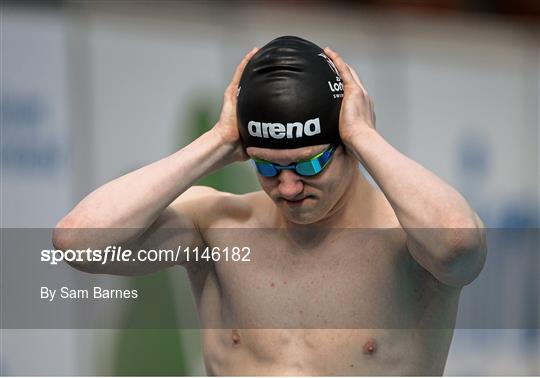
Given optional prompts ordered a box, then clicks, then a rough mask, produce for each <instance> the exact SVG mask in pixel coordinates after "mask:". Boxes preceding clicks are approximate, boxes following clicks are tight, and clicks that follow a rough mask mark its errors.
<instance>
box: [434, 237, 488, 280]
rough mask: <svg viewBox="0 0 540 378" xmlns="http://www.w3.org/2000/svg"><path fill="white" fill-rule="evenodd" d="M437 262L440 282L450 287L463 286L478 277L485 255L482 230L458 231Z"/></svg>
mask: <svg viewBox="0 0 540 378" xmlns="http://www.w3.org/2000/svg"><path fill="white" fill-rule="evenodd" d="M455 231H457V232H454V233H453V236H452V238H451V242H450V244H449V245H448V249H447V252H446V253H445V254H444V256H443V257H442V259H441V261H440V262H439V266H440V276H441V278H440V279H441V281H442V282H444V283H446V284H448V285H450V286H456V287H460V286H465V285H468V284H470V283H471V282H472V281H474V280H475V279H476V277H478V275H479V274H480V272H481V271H482V268H483V267H484V263H485V260H486V255H487V248H486V243H485V231H484V229H483V228H476V229H458V230H455Z"/></svg>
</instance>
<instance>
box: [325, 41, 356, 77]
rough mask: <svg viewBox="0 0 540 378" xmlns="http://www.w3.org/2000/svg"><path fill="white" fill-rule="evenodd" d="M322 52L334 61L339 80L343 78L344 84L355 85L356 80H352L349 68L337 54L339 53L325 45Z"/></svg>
mask: <svg viewBox="0 0 540 378" xmlns="http://www.w3.org/2000/svg"><path fill="white" fill-rule="evenodd" d="M324 52H325V53H326V55H328V56H329V57H330V58H331V59H332V61H333V62H334V64H335V66H336V67H337V69H338V71H339V76H341V80H343V83H344V84H345V85H355V84H356V81H355V80H354V77H353V75H352V73H351V70H349V67H348V66H347V63H345V61H344V60H343V59H342V58H341V56H339V54H338V53H337V52H335V51H333V50H332V49H331V48H330V47H325V48H324Z"/></svg>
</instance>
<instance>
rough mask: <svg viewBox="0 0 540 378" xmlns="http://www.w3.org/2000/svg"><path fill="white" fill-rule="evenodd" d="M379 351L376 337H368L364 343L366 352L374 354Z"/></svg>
mask: <svg viewBox="0 0 540 378" xmlns="http://www.w3.org/2000/svg"><path fill="white" fill-rule="evenodd" d="M376 351H377V342H376V341H375V339H368V341H366V343H365V344H364V354H373V353H375V352H376Z"/></svg>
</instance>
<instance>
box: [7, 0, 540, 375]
mask: <svg viewBox="0 0 540 378" xmlns="http://www.w3.org/2000/svg"><path fill="white" fill-rule="evenodd" d="M1 6H2V13H1V55H2V56H1V111H2V118H1V119H2V125H1V126H2V129H1V137H2V138H1V139H2V140H1V149H2V162H1V170H2V171H1V178H2V183H1V186H2V188H1V191H2V192H1V196H2V197H1V206H2V212H1V219H0V222H1V226H2V227H3V228H51V227H54V225H55V224H56V222H57V221H58V220H59V219H60V218H61V217H62V216H63V215H64V214H65V213H66V212H67V211H69V210H70V209H71V208H72V207H73V206H74V205H75V204H76V203H77V202H78V201H80V200H81V199H82V198H83V197H84V196H85V195H86V194H88V193H89V192H90V191H92V190H93V189H95V188H96V187H98V186H100V185H102V184H104V183H105V182H107V181H109V180H111V179H113V178H115V177H118V176H119V175H122V174H124V173H127V172H129V171H131V170H133V169H135V168H138V167H140V166H143V165H146V164H148V163H150V162H152V161H155V160H157V159H159V158H162V157H164V156H166V155H168V154H170V153H172V152H174V151H176V150H178V149H179V148H181V147H183V146H185V145H186V144H188V143H189V142H190V141H192V140H193V139H194V138H196V137H197V136H198V135H200V134H201V133H202V132H204V131H205V130H208V129H209V128H210V127H212V125H213V124H214V123H215V121H216V120H217V115H218V114H219V111H220V106H221V99H222V94H223V91H224V89H225V87H226V86H227V84H228V82H229V81H230V79H231V76H232V72H233V70H234V68H235V67H236V65H237V64H238V62H239V61H240V59H241V58H242V57H243V55H244V54H245V53H247V52H248V51H249V50H250V49H251V48H252V47H254V46H262V45H264V44H265V43H267V42H268V41H270V40H272V39H274V38H276V37H278V36H282V35H297V36H300V37H303V38H306V39H308V40H311V41H313V42H315V43H317V44H318V45H320V46H322V47H324V46H331V47H332V48H333V49H334V50H336V51H338V52H339V53H341V55H342V56H343V57H344V58H345V60H346V61H347V62H348V63H349V64H350V65H352V66H353V67H355V68H356V70H357V71H358V72H359V74H360V75H361V77H362V79H363V81H364V83H365V85H366V87H367V90H368V91H369V93H370V95H371V96H372V97H373V99H374V102H375V109H376V112H377V122H378V126H377V127H378V129H379V131H380V132H381V133H382V134H383V136H384V137H385V138H386V139H387V140H388V141H389V142H390V143H392V144H393V145H394V146H395V147H396V148H398V149H399V150H400V151H402V152H403V153H405V154H406V155H408V156H409V157H411V158H413V159H415V160H416V161H418V162H419V163H421V164H422V165H424V166H425V167H427V168H428V169H430V170H432V171H433V172H435V173H436V174H437V175H439V176H440V177H442V178H443V179H445V180H446V181H447V182H449V183H450V184H452V185H453V186H454V187H456V188H457V189H458V190H459V191H460V192H461V193H462V194H464V196H465V197H466V198H467V199H468V200H469V202H470V203H471V204H472V206H473V207H474V208H475V209H476V210H477V212H478V213H479V214H480V216H481V217H482V219H483V220H484V223H485V224H486V226H488V227H491V228H538V227H539V223H540V222H539V218H540V215H539V197H540V195H539V172H540V170H539V143H540V139H539V117H540V107H539V105H540V97H539V91H540V80H539V79H540V29H539V26H538V25H539V23H538V21H539V20H540V2H538V1H535V0H530V1H502V0H498V1H494V0H493V1H488V0H437V1H419V0H417V1H405V0H403V1H397V0H393V1H392V0H379V1H376V0H371V1H354V2H353V1H350V2H347V1H327V2H323V1H289V2H285V1H249V2H247V1H242V2H241V1H230V2H212V1H197V2H192V1H128V0H122V1H39V2H38V1H3V2H2V4H1ZM203 183H204V184H206V185H211V186H214V187H216V188H218V189H221V190H228V191H231V192H235V193H243V192H248V191H252V190H258V185H257V182H256V178H255V175H254V173H253V172H252V171H251V169H250V167H249V166H248V165H247V164H236V165H234V166H231V167H227V168H225V169H224V170H223V171H220V172H217V173H216V174H214V175H212V176H211V177H208V178H206V179H204V180H203ZM535 261H537V260H535ZM515 262H516V261H515V259H513V258H512V256H511V255H509V257H508V259H506V260H505V261H497V260H495V261H489V265H490V269H491V270H490V271H491V272H492V273H491V274H489V273H485V272H484V273H483V274H482V275H481V276H480V278H479V279H478V280H477V281H475V282H474V283H473V284H471V285H470V286H471V287H470V288H469V287H467V288H465V290H464V293H463V297H462V305H464V306H465V307H466V306H467V305H468V304H467V303H469V304H470V302H471V300H470V299H469V300H468V299H467V293H468V290H474V287H475V285H489V284H490V281H489V280H497V282H500V281H501V280H503V281H504V279H505V271H506V270H507V268H508V267H509V266H513V267H514V269H520V268H519V267H520V266H523V265H525V266H526V265H527V264H526V263H522V264H521V265H519V264H517V265H515V264H514V263H515ZM516 266H517V267H518V268H516ZM74 274H76V273H74ZM29 279H30V278H29ZM101 279H102V280H104V281H106V280H107V277H103V278H101ZM129 280H130V281H129V285H131V286H133V287H142V286H145V285H159V287H160V290H159V293H160V294H159V295H156V297H155V298H152V299H150V300H141V301H137V304H136V305H134V306H133V308H132V309H131V311H133V312H138V311H154V312H156V316H172V317H178V319H179V320H178V328H179V329H178V330H177V331H168V330H12V329H10V330H2V338H1V339H2V341H1V344H2V345H1V346H2V348H1V350H0V364H1V366H2V367H1V373H2V375H126V374H129V375H147V374H150V375H172V374H174V375H204V374H205V371H204V366H203V362H202V355H201V344H200V339H199V332H198V330H189V329H183V327H182V321H181V318H182V316H180V315H179V314H183V313H193V312H194V311H195V310H194V301H193V299H192V297H191V294H190V290H189V285H188V283H187V281H186V277H185V273H184V271H183V270H182V269H181V268H174V269H169V270H167V271H165V272H162V273H158V274H156V275H152V276H149V277H144V278H130V279H129ZM492 282H495V281H492ZM505 284H506V283H505ZM518 284H519V286H516V285H517V284H516V283H515V282H508V283H507V286H506V287H507V289H508V293H509V294H508V295H509V296H511V297H513V298H514V299H513V302H512V303H513V305H515V306H517V307H520V308H523V309H524V310H523V311H525V312H526V313H527V314H529V315H530V316H536V317H538V316H539V314H538V298H537V297H536V298H535V296H537V295H538V285H539V283H538V278H537V277H533V280H532V281H527V280H525V281H524V282H519V283H518ZM523 288H526V290H522V289H523ZM476 305H480V306H481V305H482V304H481V303H476ZM73 316H76V314H73ZM124 316H125V317H126V319H129V314H124ZM538 340H539V332H538V329H458V330H456V333H455V336H454V340H453V343H452V347H451V350H450V355H449V357H448V362H447V367H446V372H445V374H447V375H539V374H540V367H539V347H538V343H539V341H538Z"/></svg>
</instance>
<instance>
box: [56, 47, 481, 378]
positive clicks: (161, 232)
mask: <svg viewBox="0 0 540 378" xmlns="http://www.w3.org/2000/svg"><path fill="white" fill-rule="evenodd" d="M256 51H257V50H256V49H253V50H252V51H251V52H250V53H248V54H247V55H246V56H245V57H244V59H243V60H242V62H241V63H240V65H239V66H238V67H237V70H236V71H235V74H234V76H233V80H232V82H231V84H230V85H229V86H228V87H227V90H226V91H225V96H224V105H223V108H222V113H221V116H220V119H219V121H218V123H216V126H215V127H214V128H213V129H212V130H210V131H208V132H206V133H204V134H203V135H201V136H200V137H199V138H197V139H196V140H195V141H193V142H192V143H190V144H189V145H188V146H186V147H184V148H183V149H181V150H179V151H177V152H176V153H174V154H172V155H170V156H168V157H166V158H164V159H161V160H159V161H157V162H154V163H152V164H149V165H147V166H145V167H142V168H140V169H138V170H136V171H133V172H130V173H129V174H127V175H124V176H122V177H119V178H117V179H115V180H113V181H111V182H109V183H107V184H105V185H103V186H102V187H100V188H98V189H96V190H95V191H94V192H92V193H90V194H89V195H88V196H87V197H86V198H85V199H84V200H82V201H81V202H80V203H79V204H78V205H77V206H76V207H75V208H74V209H73V210H72V211H70V213H68V214H67V215H66V216H65V217H64V218H63V219H62V220H61V221H60V222H59V224H58V225H57V228H56V230H55V233H54V235H53V243H54V245H55V247H56V248H58V249H63V250H65V249H78V248H79V246H84V247H92V249H96V248H99V247H102V246H107V245H120V244H124V243H125V244H127V245H128V246H131V245H132V244H136V247H137V248H143V249H149V248H152V249H156V248H173V249H176V248H177V246H178V245H183V246H190V247H192V248H196V247H199V248H206V247H209V248H213V247H219V248H225V247H234V246H237V247H244V246H247V247H249V248H250V250H251V253H250V260H251V261H249V262H232V261H224V260H221V259H220V260H219V261H216V262H205V263H202V262H194V261H193V260H191V261H187V259H186V258H184V257H182V258H180V259H179V260H177V261H172V262H159V261H158V262H152V263H148V262H146V263H137V262H134V263H132V264H130V263H127V264H116V263H113V262H109V263H108V264H95V263H93V262H91V261H84V262H81V263H79V262H77V263H71V264H72V265H73V266H75V267H76V268H78V269H81V270H84V271H87V272H93V273H109V274H122V275H138V274H147V273H151V272H154V271H158V270H161V269H165V268H167V267H170V266H173V265H177V264H178V265H182V266H184V267H185V268H186V269H187V272H188V275H189V278H190V280H191V286H192V289H193V293H194V296H195V299H196V302H197V307H198V311H199V316H200V323H201V327H202V336H203V347H204V359H205V363H206V367H207V371H208V373H209V374H212V375H440V374H442V373H443V370H444V365H445V361H446V357H447V354H448V350H449V346H450V342H451V339H452V333H453V328H454V324H455V318H456V312H457V305H458V299H459V293H460V290H461V288H462V287H463V286H465V285H467V284H468V283H470V282H472V280H474V279H475V278H476V276H477V275H478V274H479V272H480V270H481V269H482V266H483V263H484V261H485V255H486V248H485V235H484V232H483V225H482V222H481V220H480V218H479V217H478V216H477V215H476V214H475V212H474V211H473V210H472V209H471V208H470V206H469V205H468V203H467V201H466V200H465V199H464V198H463V197H462V196H461V195H460V194H459V193H458V192H457V191H456V190H455V189H453V188H452V187H451V186H450V185H448V184H446V183H445V182H444V181H442V180H441V179H439V178H438V177H437V176H436V175H434V174H433V173H431V172H429V171H428V170H426V169H425V168H423V167H422V166H421V165H419V164H417V163H416V162H414V161H412V160H411V159H409V158H407V157H406V156H404V155H403V154H401V153H400V152H399V151H397V150H396V149H394V148H393V147H392V146H391V145H390V144H389V143H388V142H387V141H386V140H385V139H384V138H383V137H382V136H381V135H380V134H379V133H378V132H377V131H376V129H375V119H374V110H373V103H372V101H371V100H370V98H369V96H368V95H367V92H366V91H365V89H364V88H363V86H362V84H361V82H360V81H359V78H358V76H357V75H356V74H355V72H354V70H353V69H352V68H350V67H348V66H347V65H346V63H345V62H344V61H343V60H342V59H341V58H340V56H339V55H338V54H336V53H335V52H333V51H332V50H330V49H325V52H326V53H327V54H328V55H329V56H330V58H331V59H332V60H333V62H334V63H335V64H336V67H337V69H338V70H339V72H340V75H341V77H342V79H343V82H344V88H345V89H344V90H345V94H344V99H343V103H342V105H341V113H340V120H339V133H340V138H341V142H342V143H340V145H339V146H333V147H331V146H330V145H329V144H324V145H318V146H311V145H306V146H305V147H302V148H298V149H264V148H254V147H248V148H244V146H243V144H242V143H241V140H240V137H239V132H238V125H237V119H236V98H237V94H238V90H239V83H240V76H241V74H242V70H243V69H244V67H245V66H246V64H247V62H248V61H249V59H250V58H251V57H252V56H253V54H255V52H256ZM334 147H335V148H334ZM325 151H333V152H332V153H333V155H332V158H331V161H330V162H329V160H326V162H325V163H322V164H324V165H325V167H322V166H321V163H320V161H319V160H317V159H318V158H317V157H318V156H322V154H324V153H325ZM249 157H251V158H253V159H257V160H258V161H261V160H264V161H266V162H272V163H273V164H277V165H278V167H279V172H275V174H264V175H263V174H262V173H261V172H258V174H257V177H258V179H259V182H260V184H261V188H262V189H263V191H261V192H255V193H249V194H244V195H233V194H229V193H223V192H218V191H216V190H214V189H210V188H207V187H200V186H193V185H194V183H195V182H196V181H197V180H198V179H199V178H201V177H205V176H206V175H208V174H210V173H211V172H214V171H216V170H218V169H220V168H222V167H224V166H226V165H227V164H230V163H233V162H236V161H243V160H246V159H248V158H249ZM306 161H310V162H311V161H317V162H318V165H317V164H314V165H313V166H312V168H313V167H317V166H318V170H317V172H312V173H311V174H309V173H308V174H306V173H305V172H304V173H302V172H299V171H298V170H296V168H297V162H306ZM327 163H328V164H327ZM359 163H361V164H363V166H364V167H365V168H366V170H367V171H368V172H369V174H370V175H371V177H372V178H373V180H374V181H375V182H376V183H377V185H378V187H379V188H380V189H379V188H375V187H374V186H372V185H371V184H369V182H368V181H367V180H366V178H365V177H364V176H363V175H362V174H361V173H360V171H359V169H358V164H359ZM291 164H292V165H291ZM274 168H275V166H274ZM323 168H324V169H323ZM275 169H276V170H277V168H275ZM313 169H315V168H313ZM278 173H279V174H278ZM95 228H100V229H105V230H107V231H108V230H112V231H113V232H105V235H103V237H100V238H97V237H96V233H95V232H92V230H93V229H95ZM73 229H82V230H83V231H82V233H73V232H71V231H70V230H73ZM85 230H90V231H91V232H89V233H88V232H85ZM437 230H438V231H437ZM441 230H446V231H445V232H442V231H441Z"/></svg>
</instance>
